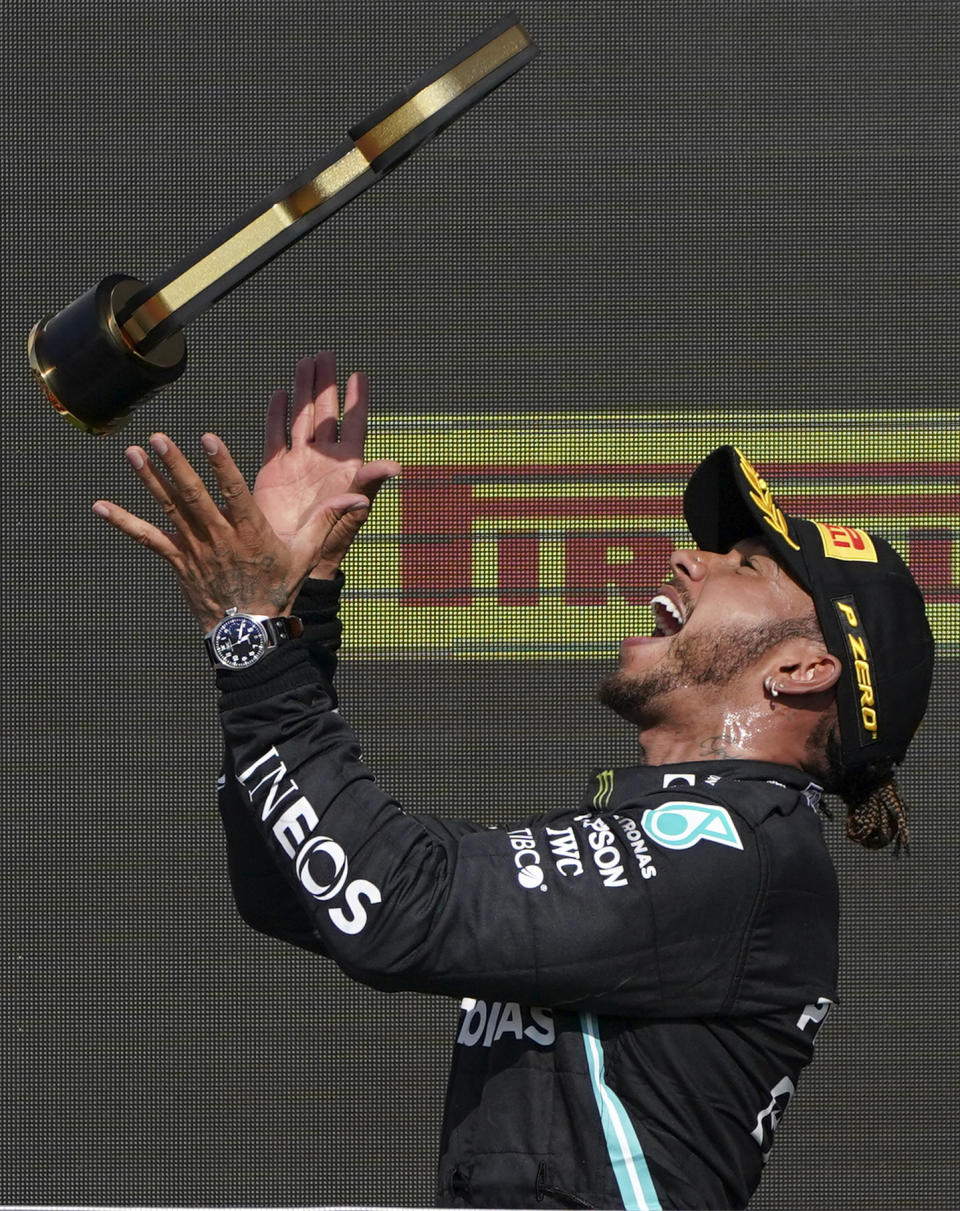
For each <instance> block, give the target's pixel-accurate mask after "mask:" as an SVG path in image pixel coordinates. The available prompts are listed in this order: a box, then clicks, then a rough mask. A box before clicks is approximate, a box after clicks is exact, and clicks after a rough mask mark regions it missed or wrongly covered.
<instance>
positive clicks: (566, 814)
mask: <svg viewBox="0 0 960 1211" xmlns="http://www.w3.org/2000/svg"><path fill="white" fill-rule="evenodd" d="M338 593H339V584H338V583H336V582H332V581H325V582H323V581H314V582H309V583H308V586H307V587H306V588H305V590H304V592H303V594H302V595H301V598H300V599H299V601H298V603H297V606H296V612H297V613H298V614H300V615H301V617H303V618H304V620H305V622H306V624H307V626H306V632H305V636H304V639H302V640H298V641H292V642H289V643H287V644H285V645H283V646H282V647H281V648H280V649H279V650H278V651H277V652H275V653H271V654H270V655H268V656H267V657H266V658H265V659H264V660H262V661H261V662H260V663H259V664H258V665H256V666H254V667H253V668H252V669H249V670H247V671H245V672H223V673H221V674H220V675H219V684H220V688H221V691H222V720H223V728H224V733H225V739H226V751H225V778H224V782H223V793H222V800H221V813H222V816H223V821H224V825H225V828H226V834H227V844H228V855H229V863H230V873H231V881H232V884H233V889H234V894H235V896H236V900H237V904H238V907H239V909H240V912H241V914H242V915H243V917H244V919H245V920H246V921H247V922H249V924H251V925H252V926H254V927H255V928H256V929H259V930H262V931H264V932H266V933H268V934H271V935H273V936H276V937H279V938H283V939H286V940H287V941H289V942H292V943H294V944H296V945H298V946H303V947H306V948H307V949H309V950H313V951H316V952H317V953H319V954H323V955H327V956H329V957H330V958H331V959H333V960H334V961H335V962H336V963H337V964H338V965H339V966H340V967H341V968H342V969H343V970H344V971H345V972H347V973H348V974H349V975H351V976H353V977H354V978H356V979H358V980H360V981H362V982H364V983H366V984H370V985H372V986H373V987H375V988H381V989H412V990H418V991H421V992H433V993H446V994H449V995H453V996H456V997H460V998H463V1001H462V1006H461V1013H460V1021H459V1029H458V1035H457V1042H456V1046H455V1048H454V1057H453V1063H452V1069H451V1074H450V1083H449V1089H448V1095H447V1104H446V1113H445V1118H444V1127H443V1135H442V1143H441V1156H440V1163H439V1172H438V1202H439V1203H440V1204H441V1205H445V1206H481V1207H544V1208H547V1207H571V1206H572V1207H578V1206H590V1207H664V1208H666V1207H686V1208H705V1207H709V1208H721V1207H743V1206H745V1205H746V1203H747V1200H748V1199H749V1197H750V1195H751V1194H752V1192H753V1190H754V1189H755V1187H756V1185H757V1183H758V1181H759V1179H760V1174H761V1169H762V1166H763V1162H764V1160H765V1158H766V1154H767V1153H768V1152H769V1149H770V1147H771V1143H772V1136H773V1131H774V1129H775V1128H776V1125H777V1123H778V1122H779V1119H780V1116H781V1114H782V1112H783V1109H784V1108H785V1106H786V1104H787V1102H788V1101H789V1099H790V1097H791V1095H792V1094H793V1092H794V1089H795V1087H796V1084H797V1079H798V1076H799V1073H800V1071H801V1069H802V1068H803V1067H804V1066H805V1065H806V1064H807V1063H809V1061H810V1058H811V1055H812V1050H813V1038H814V1035H815V1034H816V1031H817V1028H818V1026H819V1024H820V1023H821V1022H822V1020H823V1018H824V1016H825V1015H826V1012H827V1010H828V1009H829V1007H830V1004H831V1003H832V1002H833V1001H834V1000H835V999H836V967H837V885H836V877H835V874H834V870H833V866H832V863H831V861H830V858H829V855H828V854H827V851H826V848H825V845H824V842H823V836H822V828H821V824H820V820H819V817H818V815H817V812H816V803H817V799H818V795H819V790H818V788H817V787H815V786H813V785H811V784H810V783H809V780H808V779H807V777H806V776H805V775H803V774H801V773H799V772H798V771H796V770H792V769H788V768H785V767H781V766H777V765H764V764H756V763H753V762H745V761H718V762H708V763H688V764H684V765H682V766H670V767H665V766H661V767H638V768H633V769H619V770H603V771H600V772H599V773H598V774H597V775H595V777H594V778H593V779H592V782H591V785H590V788H589V790H588V793H587V796H586V799H585V800H584V802H583V803H582V804H581V805H579V806H574V807H561V808H558V809H557V810H556V811H552V812H549V813H548V814H546V815H543V816H540V817H538V818H536V819H534V820H526V821H521V822H518V823H517V824H515V825H512V826H510V827H507V828H497V829H493V828H488V827H485V826H483V825H480V824H473V823H468V822H465V821H460V820H440V819H435V818H432V817H424V816H416V815H408V814H406V813H405V812H404V811H403V810H402V809H401V808H400V807H399V806H398V804H397V803H396V802H394V801H393V800H392V799H391V798H390V796H389V795H387V794H386V793H384V792H383V791H382V790H380V788H379V787H378V786H377V784H376V783H375V782H374V780H373V777H372V775H371V774H370V772H369V771H368V770H367V769H366V768H365V766H364V765H363V764H362V763H361V760H360V753H359V746H358V743H357V740H356V738H355V736H354V735H353V733H352V732H351V731H350V728H349V727H348V726H347V724H346V723H345V722H344V721H343V719H341V717H340V716H339V714H338V713H337V712H336V709H335V707H336V697H335V692H334V689H333V686H332V676H333V671H334V664H335V655H334V653H335V650H336V646H337V643H338V641H339V623H338V622H337V620H336V613H335V612H336V605H337V599H338Z"/></svg>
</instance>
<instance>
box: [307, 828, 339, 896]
mask: <svg viewBox="0 0 960 1211" xmlns="http://www.w3.org/2000/svg"><path fill="white" fill-rule="evenodd" d="M316 854H326V855H327V857H328V858H329V859H330V861H331V862H332V863H333V881H332V882H330V883H327V884H326V885H324V884H322V883H318V882H317V881H316V879H315V878H314V877H313V871H312V870H311V869H310V860H311V858H313V857H314V856H315V855H316ZM296 870H297V878H298V879H299V880H300V882H301V883H302V884H303V886H304V887H305V888H306V889H307V891H308V892H309V893H310V895H311V896H313V897H314V898H315V899H317V900H332V899H333V897H334V896H335V895H337V893H338V892H339V891H340V889H341V888H342V887H343V885H344V883H346V881H347V855H346V854H345V853H344V852H343V847H342V846H340V845H338V844H337V843H336V841H334V840H332V839H331V838H330V837H311V838H310V840H309V841H308V842H307V843H306V845H304V846H303V848H302V849H301V850H300V852H299V853H298V854H297V865H296Z"/></svg>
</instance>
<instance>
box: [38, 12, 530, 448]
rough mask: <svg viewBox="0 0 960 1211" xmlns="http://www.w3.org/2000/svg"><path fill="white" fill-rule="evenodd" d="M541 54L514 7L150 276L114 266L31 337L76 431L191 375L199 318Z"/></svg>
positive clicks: (108, 421)
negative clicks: (191, 340) (190, 353)
mask: <svg viewBox="0 0 960 1211" xmlns="http://www.w3.org/2000/svg"><path fill="white" fill-rule="evenodd" d="M536 54H537V48H536V46H535V45H534V44H533V43H532V42H531V41H530V38H529V37H528V35H527V34H526V32H525V31H524V29H523V28H522V26H520V24H519V23H518V22H517V19H516V17H515V15H513V14H511V15H510V16H508V17H505V18H504V19H503V20H501V21H498V22H497V23H496V24H495V25H492V26H490V28H489V29H487V30H486V31H484V33H482V34H480V35H479V36H478V37H476V38H474V39H473V41H471V42H469V43H468V44H467V45H466V46H464V47H462V48H461V49H460V50H459V51H458V52H457V53H456V54H454V55H452V56H450V57H449V58H448V59H446V60H444V62H442V63H440V64H438V65H437V66H435V67H434V68H432V69H431V70H430V71H429V72H427V73H425V74H424V75H422V76H421V77H420V78H419V79H417V80H415V81H414V83H413V84H411V85H410V87H409V88H407V89H405V90H404V91H403V92H402V93H400V94H399V95H398V96H396V97H394V98H393V100H391V101H389V102H387V104H386V105H383V106H381V108H380V109H378V110H376V112H374V113H372V114H370V116H369V117H367V118H366V119H365V120H364V121H362V122H360V123H359V124H358V125H356V126H354V127H352V128H351V129H350V131H349V138H348V139H346V140H345V141H344V142H343V143H341V144H340V146H338V147H337V148H335V149H334V150H333V151H331V152H329V153H328V154H327V155H325V156H324V157H323V158H322V159H321V160H320V161H319V162H317V163H315V164H312V165H311V166H310V167H309V168H307V169H305V170H304V171H303V172H301V173H299V174H298V175H297V176H296V177H294V178H293V179H292V180H290V181H287V182H286V183H285V184H283V185H281V186H280V187H279V188H278V189H276V190H274V191H273V193H271V194H270V195H269V196H268V197H266V198H264V199H263V201H261V202H260V203H259V204H258V205H256V206H254V207H252V208H251V209H250V210H248V211H247V212H246V213H245V214H243V215H241V216H240V217H239V218H238V219H236V220H235V221H234V222H233V223H231V224H230V225H229V226H227V227H225V228H224V229H223V230H221V231H220V232H218V233H217V234H216V235H215V236H213V238H212V239H210V240H208V241H207V242H206V243H205V244H203V245H202V246H201V247H200V248H198V249H196V250H195V251H194V252H193V253H191V254H190V255H189V256H187V257H185V258H184V259H183V260H182V261H179V262H178V263H177V264H176V265H174V266H173V267H172V268H171V269H168V270H167V271H166V272H164V273H162V274H161V275H160V276H159V277H158V278H155V279H154V280H153V281H152V282H149V283H143V282H141V281H138V280H137V279H136V278H132V277H127V276H126V275H124V274H112V275H111V276H110V277H106V278H104V279H103V281H102V282H100V283H99V284H98V285H96V286H94V287H93V288H92V289H90V290H88V291H87V292H86V294H83V295H81V296H80V298H78V299H77V300H76V301H75V302H73V303H71V304H70V305H69V306H67V307H64V309H63V310H62V311H59V312H57V314H56V315H54V316H52V317H47V318H46V319H43V320H41V321H40V322H39V323H37V324H36V325H35V326H34V328H33V331H32V332H31V333H30V338H29V342H28V353H29V357H30V365H31V366H32V368H33V372H34V375H35V376H36V378H37V381H38V382H39V384H40V386H41V388H42V389H43V392H44V394H45V395H46V397H47V399H48V400H49V401H50V403H52V404H53V406H54V408H56V410H57V411H58V412H59V413H60V414H61V415H62V416H64V417H65V418H66V419H67V420H68V421H70V422H71V424H73V425H75V426H76V427H77V428H78V429H82V430H84V431H85V432H87V433H95V434H99V435H105V434H108V433H115V432H116V431H117V430H118V429H120V428H122V427H123V425H125V424H126V422H127V421H128V420H129V419H130V417H131V416H132V414H133V412H134V410H135V409H136V407H137V406H138V404H139V403H140V401H141V400H143V399H145V398H146V397H147V396H149V395H152V394H153V393H154V392H155V391H158V390H159V389H160V388H161V387H164V386H166V385H167V384H168V383H172V382H173V381H174V379H176V378H178V377H179V376H180V375H181V374H182V373H183V371H184V368H185V367H186V364H187V346H186V341H185V340H184V336H183V329H184V327H185V326H186V325H187V324H188V323H189V322H190V321H191V320H192V319H194V317H195V316H197V315H199V314H200V313H201V312H202V311H205V310H206V308H207V307H210V306H212V305H213V303H215V302H216V301H217V299H219V298H222V297H223V296H224V295H225V294H227V293H228V292H229V291H231V290H232V289H233V288H234V287H235V286H238V285H239V284H240V282H242V281H243V280H244V279H245V278H248V277H249V276H250V275H251V274H253V273H256V271H257V270H258V269H260V268H261V267H262V266H263V265H265V264H266V263H267V262H268V261H270V260H272V259H273V258H274V257H275V256H278V255H279V254H280V253H281V252H283V251H284V249H286V248H289V247H290V245H291V244H294V243H296V241H297V240H299V239H300V238H301V236H303V235H305V234H306V233H307V232H308V231H310V230H311V229H312V228H314V227H317V226H319V224H320V223H322V222H324V220H326V219H328V218H329V217H330V216H331V215H332V214H333V213H334V212H335V211H337V210H339V209H340V207H341V206H345V205H346V204H347V203H348V202H350V201H352V200H353V199H354V198H355V197H357V195H358V194H361V193H362V192H363V191H364V190H365V189H369V187H370V186H371V185H374V184H376V182H377V181H379V180H380V179H381V178H382V177H384V176H386V174H387V173H388V172H390V171H391V169H393V168H396V166H397V165H398V164H400V163H401V161H403V160H404V159H405V158H406V157H407V156H408V155H410V154H411V152H413V151H415V150H416V149H417V148H418V147H419V146H420V145H421V144H422V143H425V142H426V141H427V140H428V139H429V138H431V137H432V136H433V135H436V134H438V133H439V132H440V131H441V130H443V129H444V127H446V126H449V125H450V123H451V122H453V121H454V120H455V119H456V118H458V117H459V116H460V115H461V114H462V113H465V112H466V111H467V110H468V109H469V108H470V107H471V106H472V105H475V104H476V102H477V101H479V100H480V99H481V98H482V97H485V96H486V95H487V94H488V93H490V92H492V91H493V90H494V89H495V88H496V87H497V86H498V85H499V84H502V83H503V81H504V80H506V79H508V77H510V76H512V75H513V74H514V73H515V72H517V71H519V70H520V68H521V67H524V66H525V65H526V64H527V63H529V62H530V60H531V59H533V58H534V57H535V56H536Z"/></svg>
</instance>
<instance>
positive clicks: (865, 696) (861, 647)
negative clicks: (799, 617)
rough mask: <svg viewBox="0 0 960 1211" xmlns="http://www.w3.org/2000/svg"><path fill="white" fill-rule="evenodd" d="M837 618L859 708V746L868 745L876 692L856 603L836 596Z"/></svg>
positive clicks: (875, 731) (872, 731)
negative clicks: (847, 651)
mask: <svg viewBox="0 0 960 1211" xmlns="http://www.w3.org/2000/svg"><path fill="white" fill-rule="evenodd" d="M833 604H834V605H835V606H836V607H837V614H838V616H839V618H840V627H841V629H842V631H843V634H844V636H845V638H846V641H847V646H848V647H849V649H850V658H851V659H850V666H849V667H850V673H851V675H852V677H853V682H854V692H855V694H856V695H857V700H858V702H859V707H860V743H861V744H869V743H870V742H871V741H873V740H876V739H877V737H878V735H879V731H878V721H877V691H876V688H875V681H874V675H873V663H872V661H871V659H870V648H869V646H868V644H867V637H866V635H865V634H864V631H863V627H862V626H861V624H860V619H859V617H858V615H857V610H856V603H855V601H854V599H853V598H852V597H838V598H837V599H836V600H835V601H834V603H833Z"/></svg>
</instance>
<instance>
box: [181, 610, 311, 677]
mask: <svg viewBox="0 0 960 1211" xmlns="http://www.w3.org/2000/svg"><path fill="white" fill-rule="evenodd" d="M302 634H303V623H302V622H301V621H300V619H299V618H295V617H294V616H293V615H292V614H290V615H288V616H287V617H285V618H267V617H265V616H264V615H262V614H244V613H242V612H241V611H240V610H238V609H237V607H236V606H231V607H230V608H229V609H228V610H227V614H226V617H225V618H221V619H220V621H219V622H218V623H217V625H216V626H215V627H214V628H213V630H211V631H208V632H207V633H206V635H205V636H204V640H203V642H204V644H205V645H206V649H207V655H208V656H209V657H210V663H211V664H212V665H216V666H217V668H221V669H248V668H250V667H251V666H252V665H254V664H256V663H257V661H258V660H260V659H261V658H262V657H264V656H265V655H266V654H267V652H270V651H272V650H273V649H274V648H275V647H277V646H278V645H279V644H281V643H283V642H284V641H285V640H287V639H297V638H298V637H299V636H300V635H302Z"/></svg>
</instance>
